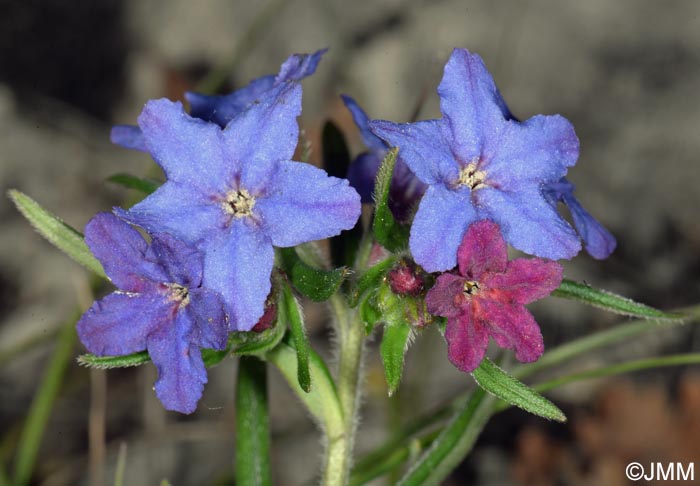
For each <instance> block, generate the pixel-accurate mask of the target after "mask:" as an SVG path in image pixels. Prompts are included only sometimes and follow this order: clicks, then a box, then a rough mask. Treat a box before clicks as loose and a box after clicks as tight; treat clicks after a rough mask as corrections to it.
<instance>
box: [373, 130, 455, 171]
mask: <svg viewBox="0 0 700 486" xmlns="http://www.w3.org/2000/svg"><path fill="white" fill-rule="evenodd" d="M443 124H444V122H443V121H442V120H426V121H419V122H416V123H393V122H390V121H384V120H372V121H371V122H370V124H369V127H370V129H371V130H372V132H374V133H375V134H376V135H377V136H379V138H381V139H382V140H384V141H385V142H387V143H388V144H389V145H390V146H391V147H398V148H399V155H400V157H401V158H402V159H403V161H404V162H405V163H406V165H408V167H409V168H410V169H411V171H413V173H414V174H415V175H416V176H418V178H419V179H420V180H422V181H423V182H425V183H426V184H436V183H438V182H442V183H449V182H451V181H454V180H455V179H457V177H458V176H459V167H460V166H459V164H458V163H457V161H456V160H455V159H454V157H453V155H452V152H451V151H450V147H449V146H448V145H447V142H446V141H445V139H444V138H443V136H442V130H441V128H440V127H441V125H443Z"/></svg>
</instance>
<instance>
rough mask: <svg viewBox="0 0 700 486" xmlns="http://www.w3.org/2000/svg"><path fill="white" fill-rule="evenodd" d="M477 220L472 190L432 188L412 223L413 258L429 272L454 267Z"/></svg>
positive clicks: (411, 245)
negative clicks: (467, 233) (468, 228)
mask: <svg viewBox="0 0 700 486" xmlns="http://www.w3.org/2000/svg"><path fill="white" fill-rule="evenodd" d="M476 219H477V217H476V210H475V209H474V206H473V205H472V202H471V198H470V191H469V190H468V189H466V188H465V189H462V190H458V191H451V190H449V189H446V188H445V187H443V186H440V185H438V186H430V187H428V190H427V191H426V192H425V195H424V196H423V199H422V200H421V202H420V206H419V207H418V212H417V213H416V217H415V219H414V220H413V225H412V226H411V238H410V241H409V246H410V247H411V253H412V254H413V258H414V259H415V260H416V262H417V263H418V264H419V265H421V266H422V267H423V268H424V269H425V270H426V271H427V272H441V271H445V270H449V269H451V268H454V267H455V266H456V265H457V249H458V248H459V244H460V243H461V242H462V237H463V236H464V233H465V232H466V231H467V227H468V226H469V225H470V224H471V223H472V222H474V221H475V220H476Z"/></svg>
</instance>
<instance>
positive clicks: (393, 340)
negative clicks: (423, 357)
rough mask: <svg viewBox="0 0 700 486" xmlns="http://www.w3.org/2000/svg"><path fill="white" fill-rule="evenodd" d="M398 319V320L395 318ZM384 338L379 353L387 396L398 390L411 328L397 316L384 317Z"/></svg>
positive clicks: (404, 320)
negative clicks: (387, 386)
mask: <svg viewBox="0 0 700 486" xmlns="http://www.w3.org/2000/svg"><path fill="white" fill-rule="evenodd" d="M397 317H398V318H397ZM384 318H385V320H386V324H385V325H384V336H383V337H382V344H381V346H380V348H379V352H380V354H381V357H382V364H383V365H384V374H385V376H386V382H387V384H388V385H389V396H391V395H393V394H394V392H395V391H396V390H397V389H398V388H399V383H400V382H401V375H402V373H403V365H404V356H405V355H406V351H407V350H408V345H409V343H410V339H411V326H410V324H408V322H406V319H402V318H400V317H399V316H391V317H390V316H385V317H384Z"/></svg>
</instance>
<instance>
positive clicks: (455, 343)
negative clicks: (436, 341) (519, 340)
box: [445, 309, 489, 373]
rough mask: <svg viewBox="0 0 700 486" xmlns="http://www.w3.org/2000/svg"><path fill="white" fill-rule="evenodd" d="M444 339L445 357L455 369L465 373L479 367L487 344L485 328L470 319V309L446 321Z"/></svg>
mask: <svg viewBox="0 0 700 486" xmlns="http://www.w3.org/2000/svg"><path fill="white" fill-rule="evenodd" d="M445 339H446V340H447V357H448V358H449V359H450V361H451V362H452V364H453V365H455V366H456V367H457V369H459V370H461V371H464V372H466V373H471V372H472V371H474V370H475V369H476V368H477V367H478V366H479V363H481V360H482V359H484V355H485V354H486V347H487V346H488V344H489V335H488V332H487V329H486V327H485V326H483V325H482V324H481V323H480V322H478V321H476V320H474V319H473V318H472V315H471V309H469V310H467V311H466V312H463V313H462V314H460V315H459V316H456V317H451V318H450V319H449V320H448V321H447V330H446V331H445Z"/></svg>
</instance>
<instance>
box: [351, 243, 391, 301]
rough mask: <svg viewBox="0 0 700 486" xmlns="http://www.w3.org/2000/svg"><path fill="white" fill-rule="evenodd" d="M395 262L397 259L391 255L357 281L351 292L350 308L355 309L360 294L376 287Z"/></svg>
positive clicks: (369, 269)
mask: <svg viewBox="0 0 700 486" xmlns="http://www.w3.org/2000/svg"><path fill="white" fill-rule="evenodd" d="M397 260H398V257H397V256H395V255H392V256H390V257H389V258H387V259H385V260H382V261H381V262H379V263H377V264H376V265H374V266H372V267H370V268H368V269H367V271H366V272H365V273H363V274H362V276H361V277H360V278H359V279H358V280H357V284H356V285H355V287H354V288H353V290H352V292H351V295H350V307H355V306H356V305H357V304H358V302H359V301H360V297H362V294H364V293H365V292H367V291H368V290H370V289H372V288H376V287H378V286H379V284H380V283H381V282H382V280H383V279H384V276H385V275H386V274H387V272H388V271H389V270H391V267H393V266H394V264H395V263H396V261H397Z"/></svg>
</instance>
